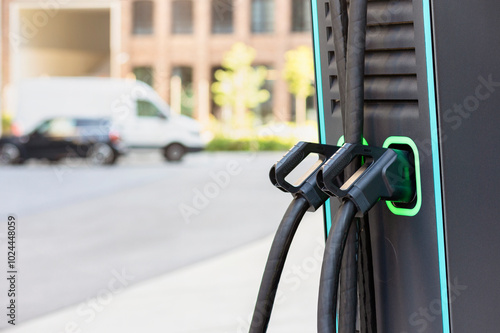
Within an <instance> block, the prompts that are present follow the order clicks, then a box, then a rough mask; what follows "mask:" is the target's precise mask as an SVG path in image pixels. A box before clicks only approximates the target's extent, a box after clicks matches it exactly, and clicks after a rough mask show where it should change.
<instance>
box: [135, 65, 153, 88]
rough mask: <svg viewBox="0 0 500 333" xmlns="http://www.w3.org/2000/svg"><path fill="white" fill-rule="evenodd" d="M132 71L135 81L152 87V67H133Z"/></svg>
mask: <svg viewBox="0 0 500 333" xmlns="http://www.w3.org/2000/svg"><path fill="white" fill-rule="evenodd" d="M132 71H133V72H134V75H135V79H136V80H138V81H142V82H145V83H147V84H149V85H150V86H151V87H152V86H153V82H154V77H153V67H150V66H141V67H134V69H133V70H132Z"/></svg>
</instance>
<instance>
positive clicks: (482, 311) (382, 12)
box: [312, 0, 500, 333]
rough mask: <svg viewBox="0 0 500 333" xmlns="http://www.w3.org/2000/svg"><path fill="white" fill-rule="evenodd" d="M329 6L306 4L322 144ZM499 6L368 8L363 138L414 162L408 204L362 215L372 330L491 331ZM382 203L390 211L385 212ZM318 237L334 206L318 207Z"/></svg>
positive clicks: (498, 246)
mask: <svg viewBox="0 0 500 333" xmlns="http://www.w3.org/2000/svg"><path fill="white" fill-rule="evenodd" d="M329 5H330V4H329V0H312V15H313V37H314V52H315V66H316V88H317V97H318V110H319V130H320V141H321V143H325V144H331V145H335V144H337V142H338V141H339V138H341V136H342V134H343V132H342V119H341V112H340V103H339V89H338V83H337V81H336V80H337V76H336V74H337V70H336V63H335V52H334V44H333V31H332V26H331V17H330V14H331V13H330V10H329ZM499 14H500V2H495V1H485V0H461V1H451V0H399V1H397V0H391V1H387V0H377V1H375V0H373V1H369V2H368V27H367V38H366V60H365V121H364V124H365V126H364V138H365V139H366V141H367V142H368V144H369V145H372V146H379V147H382V146H385V147H390V146H391V145H397V146H399V147H402V146H403V147H406V148H407V149H411V150H412V151H413V153H414V155H415V162H416V169H417V168H418V172H417V173H416V174H417V175H418V176H417V177H416V182H417V197H416V198H415V200H414V201H413V202H412V203H411V204H410V205H406V206H404V205H398V204H391V203H389V204H385V203H383V202H379V203H378V204H377V205H376V206H375V207H374V208H373V209H372V210H371V211H370V213H369V223H370V229H371V244H372V252H373V270H374V286H375V296H376V300H375V303H376V313H377V329H378V332H389V333H404V332H432V333H438V332H456V333H462V332H463V333H469V332H496V331H498V327H500V316H499V315H498V310H497V307H498V300H499V299H500V288H498V286H497V277H498V276H500V241H499V238H500V223H497V222H499V220H500V219H499V216H500V204H498V203H497V202H496V201H497V200H496V199H497V196H498V189H499V188H500V173H499V167H498V166H497V164H496V159H497V158H498V157H499V156H500V148H499V145H500V130H499V129H498V127H499V126H500V110H499V109H500V34H499V33H498V31H499V30H500V20H499V19H498V17H499ZM391 205H392V206H391ZM325 207H326V208H325V217H326V218H325V221H326V222H325V223H326V228H327V229H328V228H330V224H331V218H332V216H333V215H334V214H335V212H336V209H337V208H338V203H337V202H336V200H334V199H331V200H330V201H329V203H328V204H327V205H325Z"/></svg>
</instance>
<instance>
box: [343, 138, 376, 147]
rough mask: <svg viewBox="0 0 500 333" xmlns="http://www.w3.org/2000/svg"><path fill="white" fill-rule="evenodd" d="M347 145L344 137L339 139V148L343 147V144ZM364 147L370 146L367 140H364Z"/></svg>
mask: <svg viewBox="0 0 500 333" xmlns="http://www.w3.org/2000/svg"><path fill="white" fill-rule="evenodd" d="M344 143H345V139H344V136H343V135H342V136H341V137H340V138H339V141H337V146H339V147H340V146H342V145H343V144H344ZM363 146H369V144H368V141H366V139H365V138H363Z"/></svg>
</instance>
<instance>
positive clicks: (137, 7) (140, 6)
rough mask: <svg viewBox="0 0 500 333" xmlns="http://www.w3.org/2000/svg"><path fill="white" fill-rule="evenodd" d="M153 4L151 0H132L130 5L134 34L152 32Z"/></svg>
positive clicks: (148, 33)
mask: <svg viewBox="0 0 500 333" xmlns="http://www.w3.org/2000/svg"><path fill="white" fill-rule="evenodd" d="M153 6H154V4H153V1H134V3H133V5H132V16H133V18H132V20H133V21H132V22H133V26H132V33H133V34H134V35H151V34H153V10H154V8H153Z"/></svg>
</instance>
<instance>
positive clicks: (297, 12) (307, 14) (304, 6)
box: [292, 0, 311, 32]
mask: <svg viewBox="0 0 500 333" xmlns="http://www.w3.org/2000/svg"><path fill="white" fill-rule="evenodd" d="M310 30H311V4H310V1H309V0H293V2H292V31H293V32H306V31H310Z"/></svg>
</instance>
